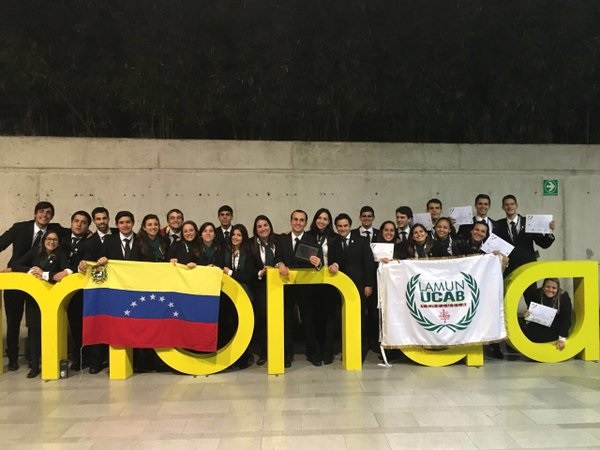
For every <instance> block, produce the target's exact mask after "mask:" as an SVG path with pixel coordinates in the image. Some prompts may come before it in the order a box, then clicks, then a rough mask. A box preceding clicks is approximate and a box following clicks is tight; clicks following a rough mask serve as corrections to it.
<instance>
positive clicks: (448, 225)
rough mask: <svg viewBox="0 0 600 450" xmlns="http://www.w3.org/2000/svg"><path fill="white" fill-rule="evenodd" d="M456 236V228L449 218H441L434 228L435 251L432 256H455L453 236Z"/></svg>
mask: <svg viewBox="0 0 600 450" xmlns="http://www.w3.org/2000/svg"><path fill="white" fill-rule="evenodd" d="M453 235H454V226H453V225H452V221H451V220H450V219H449V218H448V217H440V218H439V219H438V220H437V221H436V222H435V226H434V227H433V250H432V256H435V257H438V258H440V257H447V256H453V255H454V253H453V247H452V245H453V243H454V240H453V238H452V236H453Z"/></svg>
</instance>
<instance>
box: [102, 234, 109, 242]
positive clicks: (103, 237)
mask: <svg viewBox="0 0 600 450" xmlns="http://www.w3.org/2000/svg"><path fill="white" fill-rule="evenodd" d="M106 236H108V235H107V234H105V235H104V236H102V237H101V238H100V240H101V241H102V243H103V244H104V239H106Z"/></svg>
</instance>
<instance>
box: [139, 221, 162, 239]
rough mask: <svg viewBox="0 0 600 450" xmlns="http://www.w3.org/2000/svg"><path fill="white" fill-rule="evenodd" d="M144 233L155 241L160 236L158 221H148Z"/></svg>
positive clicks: (144, 226)
mask: <svg viewBox="0 0 600 450" xmlns="http://www.w3.org/2000/svg"><path fill="white" fill-rule="evenodd" d="M143 228H144V231H145V232H146V234H147V235H148V236H149V237H150V238H151V239H154V238H155V237H156V236H157V235H158V231H159V229H160V224H159V223H158V220H156V219H148V220H146V222H144V225H143Z"/></svg>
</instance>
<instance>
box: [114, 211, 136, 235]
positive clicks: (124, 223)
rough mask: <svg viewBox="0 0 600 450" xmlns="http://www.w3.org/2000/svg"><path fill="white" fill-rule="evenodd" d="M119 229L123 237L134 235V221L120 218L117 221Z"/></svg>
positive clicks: (124, 217)
mask: <svg viewBox="0 0 600 450" xmlns="http://www.w3.org/2000/svg"><path fill="white" fill-rule="evenodd" d="M117 228H118V229H119V233H121V234H122V235H123V236H129V235H130V234H131V233H133V220H132V219H131V217H129V216H123V217H120V218H119V220H118V221H117Z"/></svg>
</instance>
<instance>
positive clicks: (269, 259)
mask: <svg viewBox="0 0 600 450" xmlns="http://www.w3.org/2000/svg"><path fill="white" fill-rule="evenodd" d="M260 245H262V247H263V249H264V250H265V266H272V265H273V263H274V262H275V255H274V254H273V249H272V248H271V247H269V245H267V244H265V243H264V242H261V244H260Z"/></svg>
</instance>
